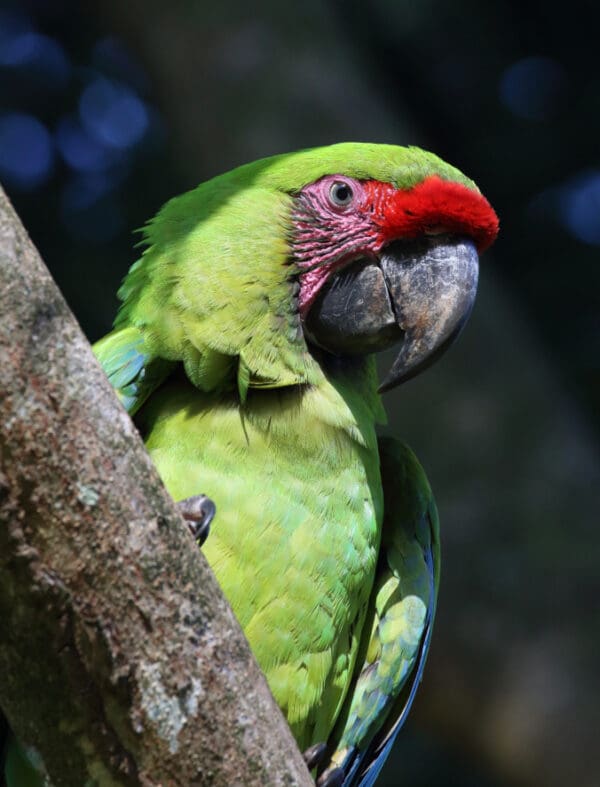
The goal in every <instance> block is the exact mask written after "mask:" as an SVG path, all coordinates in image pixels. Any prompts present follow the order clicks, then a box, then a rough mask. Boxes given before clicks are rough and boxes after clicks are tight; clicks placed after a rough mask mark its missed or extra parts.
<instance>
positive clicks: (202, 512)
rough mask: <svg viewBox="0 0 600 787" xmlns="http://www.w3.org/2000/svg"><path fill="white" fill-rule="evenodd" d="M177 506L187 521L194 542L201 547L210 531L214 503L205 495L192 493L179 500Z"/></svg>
mask: <svg viewBox="0 0 600 787" xmlns="http://www.w3.org/2000/svg"><path fill="white" fill-rule="evenodd" d="M177 508H178V509H179V512H180V514H181V515H182V517H183V518H184V519H185V521H186V522H187V525H188V527H189V529H190V533H191V534H192V535H193V537H194V539H195V541H196V543H197V544H198V546H200V547H201V546H202V544H204V542H205V541H206V539H207V537H208V534H209V532H210V523H211V522H212V521H213V518H214V516H215V513H216V510H217V508H216V506H215V504H214V503H213V501H212V500H211V499H210V497H207V496H206V495H194V496H193V497H186V499H185V500H180V501H179V502H178V503H177Z"/></svg>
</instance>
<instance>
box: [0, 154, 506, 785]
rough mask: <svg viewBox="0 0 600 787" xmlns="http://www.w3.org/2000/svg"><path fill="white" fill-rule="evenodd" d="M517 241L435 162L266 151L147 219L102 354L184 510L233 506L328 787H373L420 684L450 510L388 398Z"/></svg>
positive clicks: (270, 652) (236, 561) (269, 655)
mask: <svg viewBox="0 0 600 787" xmlns="http://www.w3.org/2000/svg"><path fill="white" fill-rule="evenodd" d="M497 231H498V219H497V217H496V214H495V213H494V211H493V209H492V208H491V206H490V205H489V203H488V202H487V200H486V199H485V198H484V197H483V196H482V195H481V193H480V192H479V190H478V189H477V187H476V186H475V184H474V183H473V182H472V181H471V180H469V179H468V178H466V177H465V176H464V175H463V174H462V173H461V172H459V171H458V170H457V169H455V168H454V167H452V166H450V165H449V164H447V163H445V162H444V161H442V160H441V159H439V158H438V157H437V156H435V155H433V154H431V153H428V152H425V151H423V150H420V149H419V148H415V147H409V148H405V147H398V146H392V145H375V144H358V143H343V144H337V145H331V146H329V147H323V148H317V149H312V150H304V151H300V152H297V153H291V154H284V155H279V156H274V157H271V158H267V159H262V160H259V161H256V162H254V163H251V164H247V165H245V166H241V167H239V168H237V169H234V170H233V171H231V172H228V173H226V174H223V175H220V176H218V177H215V178H213V179H212V180H209V181H208V182H206V183H203V184H201V185H200V186H198V187H197V188H195V189H194V190H192V191H189V192H188V193H186V194H183V195H181V196H179V197H176V198H175V199H172V200H171V201H170V202H168V203H167V204H166V205H165V206H164V207H163V208H162V209H161V210H160V211H159V213H158V214H157V215H156V217H155V218H154V219H152V220H151V221H150V222H149V224H148V225H147V226H146V228H145V230H144V240H145V244H146V248H145V251H144V252H143V254H142V256H141V257H140V259H139V260H138V261H137V262H136V263H135V264H134V265H133V266H132V268H131V269H130V271H129V273H128V275H127V277H126V278H125V280H124V283H123V285H122V287H121V289H120V291H119V297H120V299H121V301H122V305H121V308H120V311H119V313H118V316H117V318H116V321H115V327H114V330H113V331H112V332H111V333H109V334H108V335H107V336H106V337H104V338H103V339H101V340H100V341H99V342H98V343H97V344H96V345H95V348H94V350H95V353H96V355H97V357H98V359H99V361H100V363H101V364H102V366H103V367H104V370H105V371H106V373H107V375H108V377H109V379H110V380H111V382H112V384H113V386H114V387H115V389H116V391H117V394H118V395H119V397H120V399H121V401H122V402H123V404H124V406H125V407H126V409H127V410H128V411H129V413H130V414H131V415H133V416H134V417H135V420H136V423H137V425H138V427H139V429H140V430H141V433H142V435H143V437H144V440H145V443H146V446H147V448H148V451H149V453H150V455H151V457H152V458H153V460H154V462H155V464H156V466H157V468H158V471H159V473H160V475H161V477H162V479H163V480H164V482H165V484H166V487H167V489H168V490H169V491H170V493H171V495H172V496H173V498H174V499H175V500H176V501H183V502H182V506H183V507H184V509H185V506H186V501H190V500H192V501H194V500H196V501H197V500H200V501H201V503H204V504H205V506H204V509H203V511H204V512H206V510H207V506H208V509H210V501H209V500H208V499H207V498H204V497H199V496H200V495H201V494H202V493H203V492H206V493H207V494H208V495H209V497H210V499H211V500H213V501H214V502H215V504H216V508H217V514H216V516H215V518H214V521H213V522H212V525H211V530H210V534H209V535H208V538H207V539H206V541H205V542H204V543H203V546H202V549H203V551H204V553H205V555H206V557H207V559H208V561H209V563H210V565H211V566H212V569H213V570H214V572H215V574H216V577H217V579H218V580H219V582H220V584H221V587H222V589H223V591H224V593H225V596H226V597H227V598H228V600H229V602H230V604H231V606H232V608H233V610H234V612H235V614H236V616H237V619H238V620H239V622H240V624H241V626H242V628H243V630H244V632H245V634H246V637H247V638H248V640H249V642H250V645H251V647H252V650H253V652H254V654H255V656H256V658H257V660H258V663H259V665H260V666H261V668H262V670H263V672H264V674H265V676H266V678H267V681H268V683H269V686H270V688H271V691H272V692H273V695H274V697H275V699H276V700H277V702H278V704H279V706H280V707H281V709H282V711H283V713H284V714H285V716H286V718H287V720H288V723H289V725H290V727H291V729H292V732H293V734H294V736H295V738H296V741H297V743H298V746H299V747H300V748H301V750H303V751H305V752H306V760H307V763H308V764H309V767H313V768H314V769H315V772H316V773H317V776H318V784H320V785H327V787H331V785H344V787H350V785H362V786H363V787H366V785H371V784H373V783H374V782H375V780H376V778H377V775H378V773H379V771H380V770H381V767H382V765H383V763H384V761H385V759H386V757H387V756H388V754H389V751H390V748H391V747H392V745H393V742H394V739H395V737H396V735H397V734H398V731H399V729H400V727H401V726H402V724H403V722H404V720H405V718H406V716H407V713H408V711H409V709H410V706H411V704H412V702H413V699H414V696H415V691H416V689H417V686H418V684H419V682H420V680H421V675H422V673H423V667H424V663H425V659H426V656H427V651H428V648H429V643H430V639H431V630H432V622H433V618H434V613H435V607H436V598H437V591H438V582H439V567H440V553H439V526H438V515H437V511H436V507H435V503H434V500H433V497H432V493H431V489H430V487H429V484H428V482H427V479H426V476H425V474H424V472H423V470H422V468H421V466H420V464H419V463H418V461H417V459H416V458H415V456H414V454H413V453H412V452H411V450H410V449H409V448H408V447H407V446H406V445H404V444H402V443H401V442H399V441H397V440H394V439H391V438H383V437H378V436H377V432H376V426H377V425H378V424H381V423H383V422H384V421H385V413H384V410H383V407H382V403H381V399H380V392H382V391H387V390H389V389H391V388H393V387H394V386H396V385H398V384H399V383H401V382H403V381H405V380H408V379H410V378H411V377H413V376H415V375H416V374H418V373H419V372H420V371H422V370H423V369H424V368H426V367H427V366H428V365H429V364H430V363H431V362H432V361H433V360H434V359H436V358H437V357H438V356H439V355H440V354H441V353H443V352H444V350H445V349H446V348H447V347H448V346H449V345H450V344H451V343H452V342H453V340H454V339H455V338H456V336H457V335H458V334H459V332H460V331H461V329H462V327H463V325H464V323H465V321H466V320H467V318H468V316H469V313H470V311H471V308H472V306H473V302H474V298H475V293H476V289H477V278H478V256H479V254H480V253H481V252H483V251H484V250H485V249H486V248H487V247H488V246H489V245H490V244H491V243H492V242H493V240H494V239H495V237H496V234H497ZM396 344H397V345H399V351H398V354H397V356H396V359H395V361H394V362H393V364H392V367H391V370H390V371H389V373H388V374H387V376H386V377H385V379H384V380H383V382H382V384H381V385H379V384H378V380H377V372H376V368H375V356H374V353H377V352H379V351H381V350H383V349H386V348H388V347H391V346H393V345H396ZM200 507H201V508H202V505H201V506H200ZM192 508H193V505H192ZM212 513H213V511H212V509H210V516H212ZM184 514H185V510H184ZM190 518H191V519H193V515H192V516H190ZM209 518H210V517H209ZM204 524H205V525H206V524H207V523H206V522H205V523H204ZM206 530H207V528H206V527H204V530H203V537H204V535H205V534H206ZM9 787H10V782H9Z"/></svg>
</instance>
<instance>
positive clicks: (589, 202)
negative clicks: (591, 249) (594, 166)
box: [560, 170, 600, 246]
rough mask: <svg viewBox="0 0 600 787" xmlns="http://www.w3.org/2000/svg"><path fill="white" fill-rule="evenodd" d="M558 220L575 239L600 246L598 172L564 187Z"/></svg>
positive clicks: (593, 172)
mask: <svg viewBox="0 0 600 787" xmlns="http://www.w3.org/2000/svg"><path fill="white" fill-rule="evenodd" d="M560 218H561V222H562V224H563V225H564V226H565V227H566V229H567V230H568V231H569V232H570V233H571V234H572V235H574V236H575V237H576V238H578V239H579V240H582V241H584V242H585V243H590V244H592V245H594V246H600V170H593V171H591V172H588V173H586V174H585V175H581V176H580V177H578V178H576V179H575V180H574V181H572V182H571V183H569V184H567V185H566V186H565V187H564V189H563V194H562V200H561V211H560Z"/></svg>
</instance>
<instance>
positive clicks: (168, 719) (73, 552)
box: [0, 191, 311, 787]
mask: <svg viewBox="0 0 600 787" xmlns="http://www.w3.org/2000/svg"><path fill="white" fill-rule="evenodd" d="M0 314H1V315H2V319H1V320H0V368H2V384H1V388H0V675H1V676H2V680H1V681H0V706H1V708H2V710H3V711H4V713H5V714H6V716H7V717H8V719H9V722H10V724H11V726H12V727H13V729H14V730H15V731H16V733H17V735H18V736H19V737H20V738H21V739H22V740H23V741H24V742H25V743H27V744H29V745H31V746H32V747H34V748H35V749H36V750H37V751H38V752H39V754H40V755H41V757H42V759H43V761H44V763H45V766H46V768H47V771H48V773H49V775H50V777H51V779H52V781H53V783H54V784H55V785H56V787H60V786H61V785H70V786H71V787H81V785H83V784H86V785H95V784H99V785H102V786H103V787H105V786H106V785H117V784H119V785H134V784H141V785H147V786H148V787H150V785H163V787H166V785H186V787H187V786H188V785H208V784H210V785H237V784H244V785H254V784H255V785H283V784H285V785H293V784H294V785H295V784H297V785H309V784H311V780H310V777H309V774H308V772H307V770H306V768H305V767H304V764H303V762H302V759H301V757H300V755H299V753H298V750H297V748H296V746H295V744H294V741H293V738H292V736H291V734H290V732H289V729H288V727H287V724H286V723H285V721H284V719H283V717H282V716H281V714H280V712H279V710H278V708H277V706H276V705H275V702H274V701H273V699H272V697H271V695H270V693H269V690H268V688H267V685H266V682H265V680H264V678H263V676H262V674H261V673H260V670H259V669H258V666H257V665H256V663H255V661H254V659H253V657H252V656H251V653H250V650H249V647H248V644H247V642H246V640H245V639H244V636H243V634H242V632H241V630H240V629H239V626H238V624H237V622H236V621H235V619H234V617H233V614H232V612H231V610H230V609H229V607H228V605H227V603H226V602H225V600H224V599H223V597H222V595H221V592H220V590H219V587H218V585H217V583H216V580H215V579H214V577H213V575H212V573H211V571H210V569H209V568H208V565H207V563H206V562H205V560H204V559H203V557H202V556H201V554H199V553H198V550H197V549H196V548H195V545H194V543H193V540H192V538H191V536H190V535H189V534H188V533H187V529H186V527H185V525H184V524H183V522H182V520H181V518H180V516H179V514H178V513H177V511H176V509H175V508H174V506H173V503H172V501H171V500H170V498H169V496H168V495H167V493H166V492H165V490H164V488H163V487H162V485H161V483H160V481H159V479H158V476H157V474H156V471H155V470H154V468H153V466H152V463H151V462H150V459H149V458H148V455H147V454H146V451H145V449H144V447H143V444H142V442H141V440H140V438H139V436H138V435H137V433H136V431H135V428H134V426H133V425H132V423H131V421H130V419H129V417H128V416H127V415H126V413H125V412H124V411H123V409H122V408H121V406H120V405H119V403H118V401H117V399H116V397H115V396H114V393H113V391H112V389H111V387H110V384H109V383H108V381H107V380H106V378H105V377H104V375H103V373H102V371H101V369H100V368H99V366H98V364H97V363H96V361H95V359H94V357H93V355H92V353H91V350H90V348H89V345H88V343H87V341H86V339H85V337H84V336H83V334H82V333H81V331H80V330H79V327H78V325H77V323H76V321H75V319H74V318H73V316H72V315H71V313H70V311H69V309H68V307H67V306H66V304H65V302H64V300H63V299H62V297H61V295H60V293H59V292H58V290H57V288H56V287H55V285H54V283H53V282H52V280H51V278H50V276H49V274H48V272H47V271H46V269H45V267H44V265H43V263H42V262H41V260H40V259H39V257H38V255H37V253H36V251H35V249H34V248H33V246H32V245H31V242H30V241H29V239H28V237H27V235H26V233H25V231H24V230H23V228H22V226H21V225H20V223H19V221H18V218H17V217H16V215H15V214H14V212H13V210H12V207H11V206H10V203H9V202H8V200H7V198H6V197H5V196H4V193H3V192H1V191H0Z"/></svg>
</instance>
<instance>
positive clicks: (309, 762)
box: [302, 743, 327, 771]
mask: <svg viewBox="0 0 600 787" xmlns="http://www.w3.org/2000/svg"><path fill="white" fill-rule="evenodd" d="M326 752H327V744H326V743H315V744H314V746H310V747H309V748H308V749H306V750H305V751H303V752H302V757H303V758H304V762H305V763H306V767H307V768H308V770H309V771H312V769H313V768H316V767H317V766H318V765H320V764H321V762H322V761H323V757H324V756H325V753H326Z"/></svg>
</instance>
